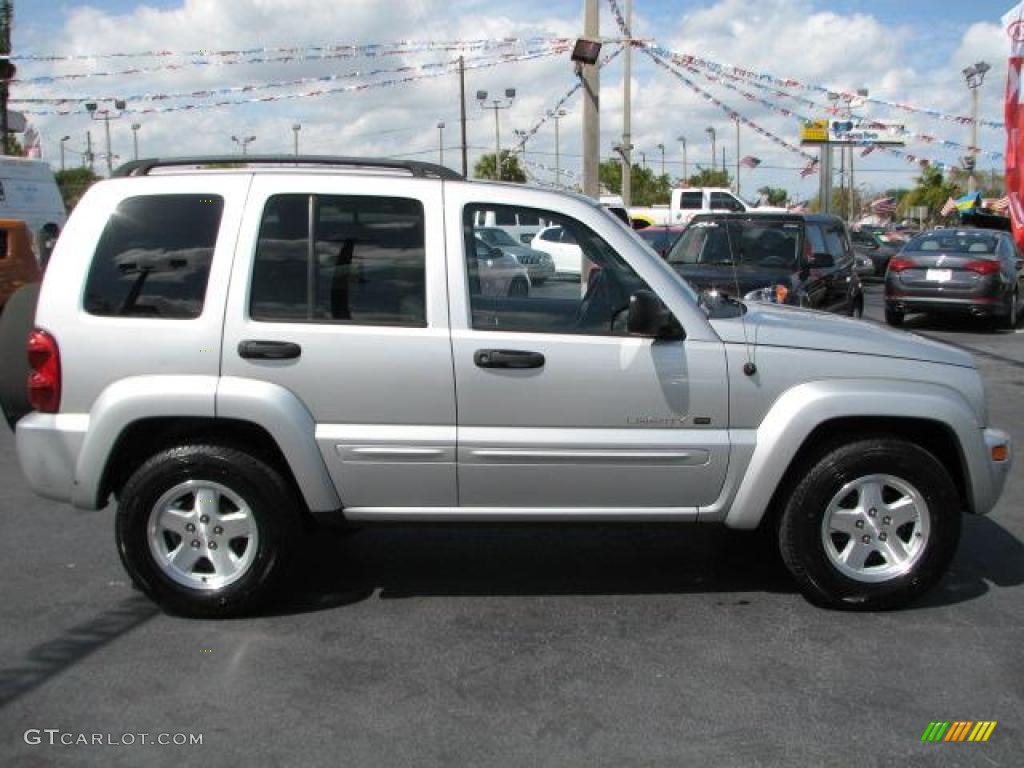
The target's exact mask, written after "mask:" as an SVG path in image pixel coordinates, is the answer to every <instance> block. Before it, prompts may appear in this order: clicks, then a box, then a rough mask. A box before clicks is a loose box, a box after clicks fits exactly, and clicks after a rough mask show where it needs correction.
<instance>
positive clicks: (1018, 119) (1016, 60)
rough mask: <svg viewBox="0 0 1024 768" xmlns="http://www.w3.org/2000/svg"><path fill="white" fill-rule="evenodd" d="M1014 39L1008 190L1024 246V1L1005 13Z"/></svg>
mask: <svg viewBox="0 0 1024 768" xmlns="http://www.w3.org/2000/svg"><path fill="white" fill-rule="evenodd" d="M1003 28H1004V29H1005V30H1006V35H1007V37H1008V38H1009V42H1010V59H1009V70H1008V71H1007V75H1006V105H1005V115H1006V194H1007V196H1008V197H1009V198H1010V200H1009V203H1010V205H1009V208H1010V220H1011V221H1012V223H1013V239H1014V240H1015V241H1016V242H1017V246H1018V247H1020V248H1024V143H1022V142H1024V109H1022V105H1021V79H1020V78H1021V64H1022V63H1024V2H1022V3H1020V5H1018V6H1017V7H1016V8H1014V9H1013V10H1011V11H1010V12H1009V13H1007V14H1006V15H1005V16H1003Z"/></svg>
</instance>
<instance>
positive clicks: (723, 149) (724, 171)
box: [722, 144, 728, 173]
mask: <svg viewBox="0 0 1024 768" xmlns="http://www.w3.org/2000/svg"><path fill="white" fill-rule="evenodd" d="M722 173H728V171H727V170H725V145H724V144H723V145H722Z"/></svg>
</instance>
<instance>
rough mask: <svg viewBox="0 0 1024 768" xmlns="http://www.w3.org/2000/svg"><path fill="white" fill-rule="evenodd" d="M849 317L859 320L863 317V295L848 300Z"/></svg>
mask: <svg viewBox="0 0 1024 768" xmlns="http://www.w3.org/2000/svg"><path fill="white" fill-rule="evenodd" d="M848 314H849V316H850V317H853V318H856V319H858V320H859V319H860V318H862V317H864V296H863V294H857V295H856V296H854V297H853V298H852V299H850V311H849V313H848Z"/></svg>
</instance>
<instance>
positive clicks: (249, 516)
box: [116, 445, 301, 617]
mask: <svg viewBox="0 0 1024 768" xmlns="http://www.w3.org/2000/svg"><path fill="white" fill-rule="evenodd" d="M119 502H120V503H119V506H118V510H117V518H116V534H117V546H118V552H119V553H120V555H121V561H122V562H123V563H124V566H125V568H126V569H127V571H128V573H129V575H130V576H131V577H132V580H133V581H134V582H135V584H136V586H138V587H139V589H141V590H142V591H143V592H145V593H146V594H147V595H148V596H149V597H150V598H152V599H153V600H155V601H156V602H157V603H159V604H160V605H161V606H162V607H163V608H165V609H166V610H168V611H171V612H173V613H179V614H183V615H186V616H195V617H224V616H233V615H237V614H242V613H247V612H250V611H252V610H253V609H254V608H256V607H258V606H259V605H261V604H263V603H264V602H265V601H266V600H267V599H268V598H269V597H270V596H271V595H272V594H273V593H274V591H275V590H276V588H277V587H278V586H280V585H281V583H282V581H283V577H284V573H285V567H286V566H287V565H288V562H289V558H290V556H291V555H292V553H293V551H294V548H295V542H296V541H297V539H298V536H299V533H300V530H301V519H300V518H299V515H298V514H297V512H298V509H299V502H298V500H297V499H296V498H295V497H294V493H293V492H292V491H291V489H290V487H289V485H288V483H287V482H286V481H285V480H284V478H283V477H282V476H281V474H280V473H279V472H278V471H277V470H276V469H275V468H274V467H272V466H270V465H268V464H266V463H265V462H263V461H262V460H260V459H257V458H255V457H254V456H251V455H249V454H248V453H244V452H242V451H239V450H236V449H234V448H227V447H224V446H218V445H183V446H180V447H177V448H172V449H169V450H166V451H163V452H161V453H159V454H157V455H156V456H153V457H152V458H151V459H149V460H148V461H146V462H145V463H144V464H143V465H142V466H141V467H139V469H138V470H136V472H135V473H134V474H133V475H132V476H131V478H129V480H128V482H127V483H126V484H125V486H124V489H123V490H122V492H121V494H120V498H119Z"/></svg>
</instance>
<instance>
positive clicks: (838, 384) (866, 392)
mask: <svg viewBox="0 0 1024 768" xmlns="http://www.w3.org/2000/svg"><path fill="white" fill-rule="evenodd" d="M858 416H862V417H886V416H888V417H892V418H917V419H924V420H928V421H932V422H937V423H940V424H942V425H944V426H946V427H947V428H948V429H950V430H951V432H952V433H953V435H954V436H955V437H956V440H957V442H958V443H959V446H960V454H961V460H962V462H963V468H964V470H965V473H964V474H965V477H966V480H967V486H968V488H967V491H968V502H969V505H970V509H971V511H972V512H977V513H985V512H988V511H989V509H990V508H991V506H992V504H993V503H994V501H995V497H996V496H997V495H998V488H997V487H996V485H997V484H996V483H995V482H994V480H993V478H992V475H991V474H990V469H989V464H988V461H987V456H988V452H987V449H986V446H985V438H984V431H983V429H982V425H980V424H979V423H978V419H977V417H976V415H975V414H974V411H973V410H972V408H971V406H970V404H969V403H968V402H967V400H966V399H964V397H963V396H962V395H961V394H960V393H959V392H957V391H956V390H953V389H950V388H948V387H945V386H942V385H940V384H933V383H928V382H912V383H909V382H901V381H886V380H884V379H858V380H842V379H827V380H822V381H814V382H808V383H806V384H801V385H799V386H796V387H793V388H792V389H790V390H787V391H786V392H785V393H784V394H783V395H782V396H780V397H779V399H778V400H776V401H775V403H774V405H772V407H771V409H770V410H769V411H768V413H767V414H766V415H765V417H764V419H763V421H762V422H761V424H760V425H759V426H758V427H757V429H756V438H755V444H754V449H753V452H752V454H751V455H750V460H749V463H748V464H747V466H746V470H745V471H742V472H737V473H736V474H735V475H734V477H735V478H736V479H735V482H734V483H728V482H727V483H726V488H725V489H724V491H723V494H722V497H721V498H719V499H718V501H716V502H715V503H714V504H713V505H712V506H710V507H702V508H701V510H700V517H701V520H702V521H712V520H721V521H724V522H725V524H726V525H728V526H729V527H730V528H748V529H749V528H756V527H757V525H758V524H759V523H760V522H761V518H762V517H763V516H764V513H765V511H766V510H767V507H768V504H769V502H770V501H771V498H772V495H773V494H774V493H775V489H776V488H777V487H778V485H779V483H780V481H781V480H782V478H783V475H784V474H785V473H786V470H787V469H788V468H789V465H790V462H791V461H792V460H793V458H794V457H795V456H796V454H797V452H798V451H799V450H800V447H801V445H803V443H804V441H805V440H806V439H807V437H808V436H809V435H810V434H811V432H813V431H814V429H815V428H816V427H817V426H818V425H820V424H822V423H824V422H826V421H829V420H832V419H840V418H849V417H858ZM730 474H732V473H730Z"/></svg>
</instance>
